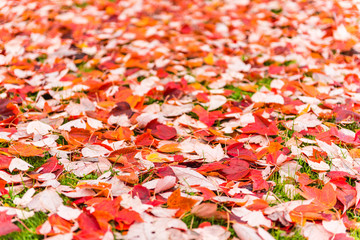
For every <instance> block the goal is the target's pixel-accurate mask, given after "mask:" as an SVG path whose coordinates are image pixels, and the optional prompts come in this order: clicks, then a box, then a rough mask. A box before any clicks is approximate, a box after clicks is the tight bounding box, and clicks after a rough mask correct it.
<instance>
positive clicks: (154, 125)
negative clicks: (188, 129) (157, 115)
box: [145, 119, 177, 140]
mask: <svg viewBox="0 0 360 240" xmlns="http://www.w3.org/2000/svg"><path fill="white" fill-rule="evenodd" d="M145 129H146V130H147V129H151V134H152V135H153V136H154V137H157V138H160V139H163V140H169V139H172V138H174V137H176V135H177V132H176V129H175V128H173V127H169V126H166V125H165V124H162V123H159V122H158V121H157V119H154V120H152V121H150V122H149V123H148V124H147V125H146V127H145Z"/></svg>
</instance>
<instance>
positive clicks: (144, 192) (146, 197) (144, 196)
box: [131, 185, 150, 204]
mask: <svg viewBox="0 0 360 240" xmlns="http://www.w3.org/2000/svg"><path fill="white" fill-rule="evenodd" d="M131 195H132V196H133V197H134V196H137V197H139V198H140V200H141V202H142V203H144V204H145V203H148V202H150V192H149V189H147V188H146V187H143V186H141V185H136V186H135V187H134V188H133V189H132V191H131Z"/></svg>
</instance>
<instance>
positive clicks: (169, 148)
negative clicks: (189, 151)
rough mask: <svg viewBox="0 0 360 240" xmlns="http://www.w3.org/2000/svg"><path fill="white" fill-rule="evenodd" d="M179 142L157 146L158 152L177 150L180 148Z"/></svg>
mask: <svg viewBox="0 0 360 240" xmlns="http://www.w3.org/2000/svg"><path fill="white" fill-rule="evenodd" d="M178 146H179V144H178V143H169V144H165V145H162V146H161V147H159V148H158V151H159V152H163V153H172V152H178V151H180V150H181V149H180V148H178Z"/></svg>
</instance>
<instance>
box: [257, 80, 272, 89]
mask: <svg viewBox="0 0 360 240" xmlns="http://www.w3.org/2000/svg"><path fill="white" fill-rule="evenodd" d="M272 80H273V79H272V78H270V77H265V78H262V79H259V80H257V81H256V83H255V84H256V85H257V86H258V89H260V88H261V87H262V86H265V87H266V88H268V89H271V87H270V84H271V82H272Z"/></svg>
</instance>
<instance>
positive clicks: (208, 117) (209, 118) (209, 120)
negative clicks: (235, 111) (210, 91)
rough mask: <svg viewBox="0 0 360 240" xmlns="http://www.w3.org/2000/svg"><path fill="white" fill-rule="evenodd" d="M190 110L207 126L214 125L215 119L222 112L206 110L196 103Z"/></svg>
mask: <svg viewBox="0 0 360 240" xmlns="http://www.w3.org/2000/svg"><path fill="white" fill-rule="evenodd" d="M192 112H194V113H196V115H198V116H199V120H200V121H201V122H203V123H205V124H206V125H207V126H208V127H211V126H212V125H214V123H215V120H217V119H219V118H221V117H222V116H223V114H222V113H221V111H212V112H208V111H206V110H205V109H204V108H202V107H201V106H200V105H196V106H195V107H194V108H193V110H192Z"/></svg>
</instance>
